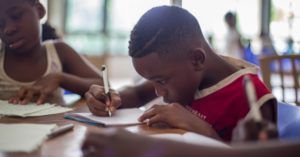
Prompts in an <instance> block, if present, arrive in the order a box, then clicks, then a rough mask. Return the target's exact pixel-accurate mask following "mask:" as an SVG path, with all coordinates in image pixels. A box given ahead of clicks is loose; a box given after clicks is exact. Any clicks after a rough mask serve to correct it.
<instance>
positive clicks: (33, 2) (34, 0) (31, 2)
mask: <svg viewBox="0 0 300 157" xmlns="http://www.w3.org/2000/svg"><path fill="white" fill-rule="evenodd" d="M25 1H26V2H28V3H29V4H31V5H33V4H35V3H37V2H39V0H25Z"/></svg>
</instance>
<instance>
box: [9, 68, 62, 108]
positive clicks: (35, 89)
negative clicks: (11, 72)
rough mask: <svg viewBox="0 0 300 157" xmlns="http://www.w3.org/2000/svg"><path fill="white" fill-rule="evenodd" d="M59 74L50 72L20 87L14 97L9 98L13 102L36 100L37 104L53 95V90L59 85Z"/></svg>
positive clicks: (22, 102) (21, 102)
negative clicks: (29, 84)
mask: <svg viewBox="0 0 300 157" xmlns="http://www.w3.org/2000/svg"><path fill="white" fill-rule="evenodd" d="M60 76H61V75H60V74H59V73H51V74H49V75H47V76H45V77H43V78H41V79H40V80H38V81H37V82H36V83H35V84H34V85H32V86H24V87H21V88H20V90H19V92H18V94H17V95H16V97H15V98H12V99H10V100H9V102H10V103H13V104H22V105H25V104H28V103H29V102H32V101H36V103H37V104H43V103H44V102H45V100H46V99H49V98H51V97H52V96H53V93H54V91H55V90H56V89H57V88H58V87H59V85H60V81H61V78H60Z"/></svg>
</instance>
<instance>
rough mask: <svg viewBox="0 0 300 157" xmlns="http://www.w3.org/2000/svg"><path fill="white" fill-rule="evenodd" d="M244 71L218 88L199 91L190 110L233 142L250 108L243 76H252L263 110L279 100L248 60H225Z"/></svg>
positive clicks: (235, 74)
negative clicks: (237, 127) (236, 128)
mask: <svg viewBox="0 0 300 157" xmlns="http://www.w3.org/2000/svg"><path fill="white" fill-rule="evenodd" d="M224 59H225V60H227V61H229V62H230V63H233V64H234V65H235V66H238V67H239V68H241V70H239V71H237V72H235V73H234V74H232V75H230V76H228V77H227V78H225V79H223V80H222V81H220V82H219V83H217V84H216V85H214V86H212V87H209V88H206V89H203V90H201V91H197V93H196V94H195V100H194V101H193V103H192V104H191V105H190V106H187V109H188V110H190V111H191V112H192V113H194V114H195V115H197V116H198V117H199V118H201V119H203V120H205V121H206V122H208V123H209V124H211V126H212V127H213V128H214V129H215V131H216V132H217V133H218V134H219V136H220V137H221V138H222V139H223V140H225V141H230V140H231V136H232V131H233V129H234V128H235V126H236V124H237V122H238V121H239V120H241V119H243V118H245V117H246V116H247V114H248V112H249V105H248V101H247V97H246V93H245V90H244V86H243V77H244V76H245V75H248V76H250V78H251V80H252V82H253V84H254V86H255V89H256V94H257V104H258V105H259V106H260V107H261V106H262V105H263V104H264V103H265V102H267V101H268V100H270V99H274V98H275V97H274V96H273V95H272V94H271V93H270V90H269V89H268V88H267V87H266V86H265V85H264V83H263V82H262V81H261V80H260V78H259V76H258V75H257V72H258V68H257V67H256V66H254V65H252V64H250V63H247V62H245V61H242V60H239V59H234V58H230V57H224Z"/></svg>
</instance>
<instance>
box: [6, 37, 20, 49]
mask: <svg viewBox="0 0 300 157" xmlns="http://www.w3.org/2000/svg"><path fill="white" fill-rule="evenodd" d="M23 44H24V39H19V40H15V41H13V42H11V43H10V44H9V45H8V46H9V48H11V49H17V48H20V47H22V46H23Z"/></svg>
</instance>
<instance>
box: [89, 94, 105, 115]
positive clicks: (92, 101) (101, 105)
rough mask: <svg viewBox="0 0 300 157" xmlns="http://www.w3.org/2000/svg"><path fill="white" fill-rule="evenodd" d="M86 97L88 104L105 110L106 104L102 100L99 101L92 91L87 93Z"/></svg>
mask: <svg viewBox="0 0 300 157" xmlns="http://www.w3.org/2000/svg"><path fill="white" fill-rule="evenodd" d="M85 99H86V103H87V104H88V106H92V107H93V108H95V109H97V110H102V111H105V108H106V105H105V104H104V103H102V102H101V101H98V100H97V99H96V98H95V97H94V96H93V95H91V94H90V93H85Z"/></svg>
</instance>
